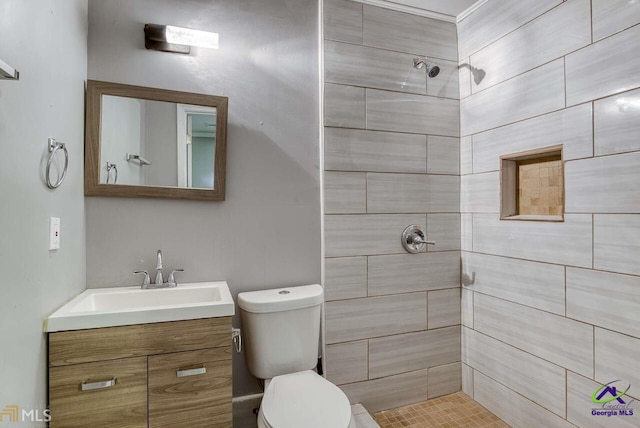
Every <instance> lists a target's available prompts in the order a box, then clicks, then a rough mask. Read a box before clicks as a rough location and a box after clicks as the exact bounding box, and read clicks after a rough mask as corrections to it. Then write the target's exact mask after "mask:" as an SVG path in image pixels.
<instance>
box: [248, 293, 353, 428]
mask: <svg viewBox="0 0 640 428" xmlns="http://www.w3.org/2000/svg"><path fill="white" fill-rule="evenodd" d="M323 303H324V293H323V289H322V286H320V285H318V284H314V285H304V286H299V287H288V288H278V289H274V290H262V291H252V292H246V293H240V294H238V306H239V307H240V315H241V318H242V329H243V337H244V343H245V350H246V357H247V365H248V367H249V371H250V372H251V373H252V374H253V375H254V376H256V377H257V378H259V379H264V381H265V390H264V396H263V398H262V403H261V405H260V411H259V413H258V427H259V428H355V426H356V425H355V421H354V420H353V419H354V418H353V417H352V414H351V405H350V404H349V399H348V398H347V396H346V395H345V394H344V392H342V390H341V389H340V388H338V387H337V386H335V385H334V384H332V383H331V382H329V381H328V380H326V379H325V378H323V377H322V376H320V375H318V374H317V373H316V372H315V371H313V369H314V368H315V367H316V365H317V362H318V349H319V346H318V344H319V337H320V314H321V307H322V304H323Z"/></svg>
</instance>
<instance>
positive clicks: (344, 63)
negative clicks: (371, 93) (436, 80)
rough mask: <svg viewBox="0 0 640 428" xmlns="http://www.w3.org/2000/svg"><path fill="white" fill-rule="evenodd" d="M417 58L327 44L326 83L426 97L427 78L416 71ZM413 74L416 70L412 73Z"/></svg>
mask: <svg viewBox="0 0 640 428" xmlns="http://www.w3.org/2000/svg"><path fill="white" fill-rule="evenodd" d="M413 57H414V56H413V55H410V54H404V53H399V52H393V51H388V50H382V49H375V48H369V47H366V46H357V45H352V44H348V43H338V42H331V41H325V43H324V78H325V81H326V82H331V83H342V84H344V85H353V86H365V87H367V88H378V89H388V90H390V91H398V92H411V93H414V94H422V95H425V94H426V93H427V79H426V78H425V73H424V71H422V70H415V69H413ZM410 71H413V72H411V73H410Z"/></svg>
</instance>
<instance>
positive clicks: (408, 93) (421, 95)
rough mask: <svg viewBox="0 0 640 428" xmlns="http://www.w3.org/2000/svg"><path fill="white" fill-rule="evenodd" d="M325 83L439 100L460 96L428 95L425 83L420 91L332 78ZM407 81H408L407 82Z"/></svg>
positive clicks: (455, 99) (458, 99)
mask: <svg viewBox="0 0 640 428" xmlns="http://www.w3.org/2000/svg"><path fill="white" fill-rule="evenodd" d="M426 78H427V77H426V74H425V79H426ZM326 83H328V84H330V85H339V86H349V87H352V88H360V89H371V90H374V91H384V92H393V93H394V94H405V95H415V96H420V97H429V98H435V99H439V100H440V99H443V100H452V101H458V102H460V98H453V97H443V96H437V95H429V94H428V93H427V90H426V84H425V91H424V92H422V93H421V92H411V91H399V90H397V89H389V88H380V87H377V86H364V85H362V84H355V83H344V82H336V81H332V80H326ZM407 83H409V82H407ZM458 97H459V95H458Z"/></svg>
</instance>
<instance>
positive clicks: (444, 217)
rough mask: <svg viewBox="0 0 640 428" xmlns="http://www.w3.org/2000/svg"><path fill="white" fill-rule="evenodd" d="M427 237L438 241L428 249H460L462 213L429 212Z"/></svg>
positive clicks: (431, 250)
mask: <svg viewBox="0 0 640 428" xmlns="http://www.w3.org/2000/svg"><path fill="white" fill-rule="evenodd" d="M427 239H428V240H430V241H436V245H429V246H428V247H427V251H428V252H430V253H432V252H436V251H450V250H459V249H460V214H427Z"/></svg>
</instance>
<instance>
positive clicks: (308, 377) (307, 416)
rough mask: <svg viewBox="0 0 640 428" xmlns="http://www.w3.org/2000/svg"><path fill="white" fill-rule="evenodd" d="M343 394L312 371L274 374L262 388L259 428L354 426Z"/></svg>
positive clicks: (347, 401) (345, 427)
mask: <svg viewBox="0 0 640 428" xmlns="http://www.w3.org/2000/svg"><path fill="white" fill-rule="evenodd" d="M352 419H353V417H352V415H351V405H350V404H349V400H348V399H347V396H346V395H344V393H343V392H342V391H341V390H340V388H338V387H337V386H335V385H334V384H332V383H331V382H329V381H328V380H326V379H324V378H323V377H322V376H320V375H318V374H317V373H316V372H313V371H311V370H308V371H303V372H298V373H292V374H287V375H282V376H276V377H274V378H273V379H271V382H269V385H268V386H267V388H266V389H265V392H264V397H263V399H262V404H261V405H260V412H259V413H258V428H302V427H304V428H355V423H354V422H353V420H352Z"/></svg>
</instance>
